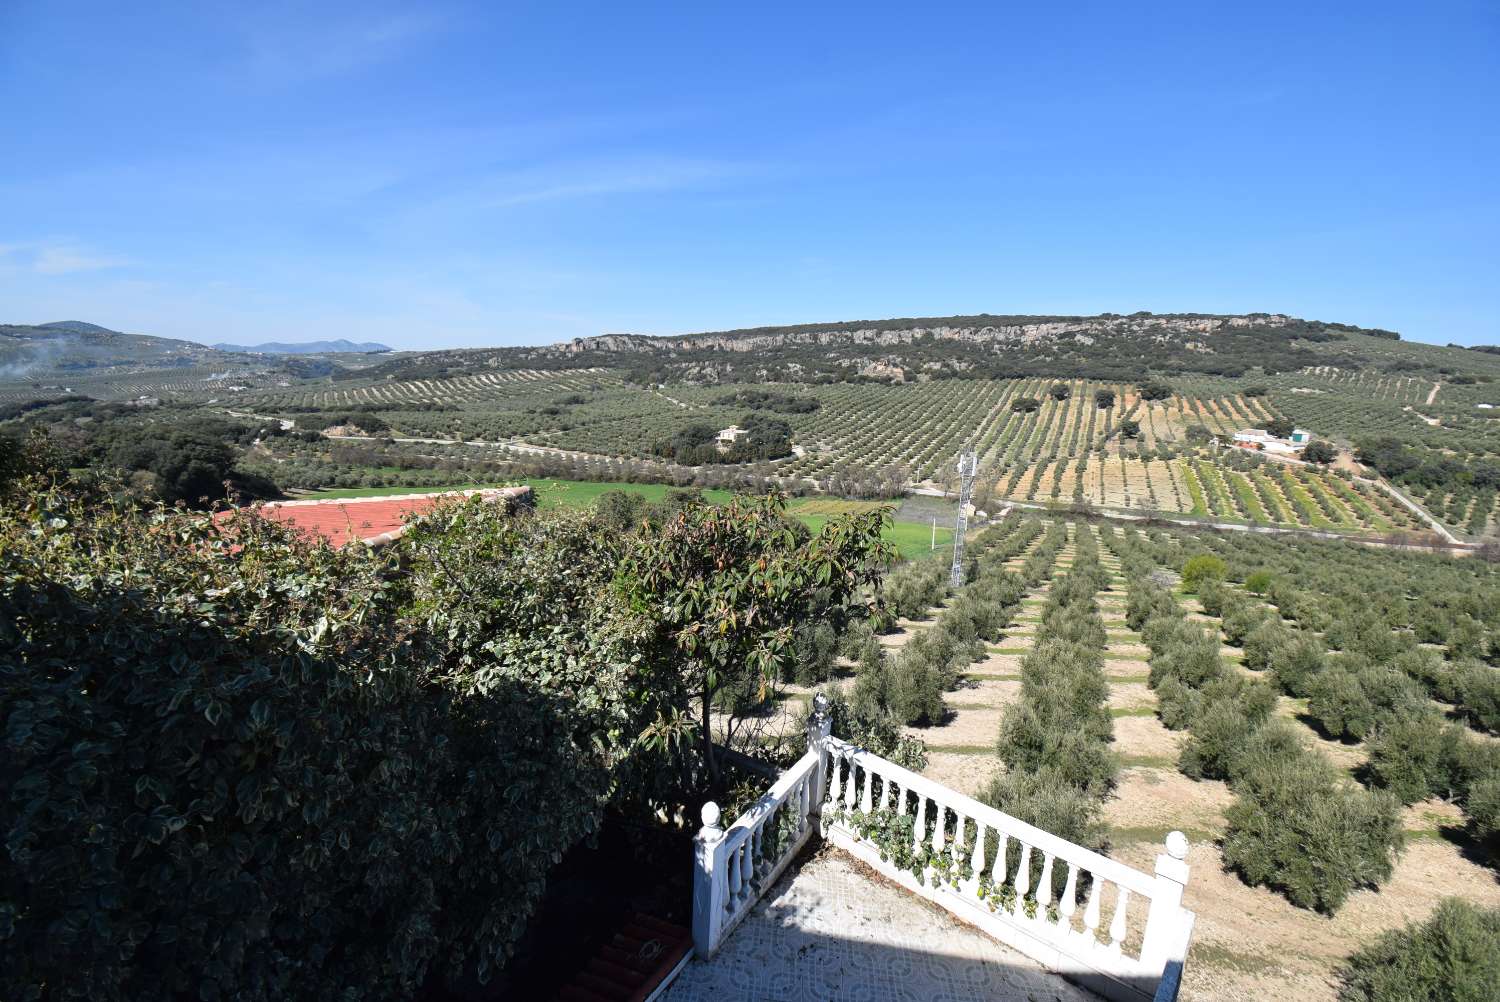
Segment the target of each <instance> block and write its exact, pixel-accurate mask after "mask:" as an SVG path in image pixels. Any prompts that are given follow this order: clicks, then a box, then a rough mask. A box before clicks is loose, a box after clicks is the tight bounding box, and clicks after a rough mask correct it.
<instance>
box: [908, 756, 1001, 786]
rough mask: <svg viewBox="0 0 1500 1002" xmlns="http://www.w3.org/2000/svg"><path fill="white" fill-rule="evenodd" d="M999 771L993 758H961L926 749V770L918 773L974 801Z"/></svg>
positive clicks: (997, 759)
mask: <svg viewBox="0 0 1500 1002" xmlns="http://www.w3.org/2000/svg"><path fill="white" fill-rule="evenodd" d="M1000 771H1001V765H1000V759H999V758H997V757H996V756H995V755H993V754H988V755H976V754H964V753H958V752H945V751H943V750H942V749H940V748H930V749H928V752H927V768H925V769H923V770H922V775H924V776H926V777H927V778H928V779H931V780H933V781H934V782H937V783H942V784H943V785H944V786H946V787H948V788H950V789H953V790H957V791H958V792H960V793H963V794H967V795H968V796H970V797H978V796H979V795H980V794H981V793H983V792H984V790H985V788H986V787H988V786H989V785H990V779H991V777H993V776H995V775H996V774H997V773H999V772H1000Z"/></svg>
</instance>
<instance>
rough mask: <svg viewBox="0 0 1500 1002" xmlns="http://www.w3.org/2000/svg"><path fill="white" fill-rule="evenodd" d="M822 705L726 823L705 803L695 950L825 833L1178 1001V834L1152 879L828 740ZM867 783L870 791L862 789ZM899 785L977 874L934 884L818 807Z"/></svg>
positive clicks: (1018, 942)
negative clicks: (1109, 892) (970, 829)
mask: <svg viewBox="0 0 1500 1002" xmlns="http://www.w3.org/2000/svg"><path fill="white" fill-rule="evenodd" d="M819 700H821V701H822V705H821V707H820V706H819ZM814 711H815V712H814V715H813V719H812V720H811V721H810V722H809V728H808V751H807V753H806V754H804V755H803V756H802V757H801V758H800V759H798V760H797V762H796V763H795V764H794V765H793V766H792V767H791V768H789V769H787V770H786V771H785V772H783V773H781V775H780V776H779V777H778V778H777V779H776V781H775V782H774V783H773V784H772V785H771V788H770V789H769V790H767V791H766V793H765V794H764V795H763V796H761V797H760V798H759V799H758V800H757V801H756V802H755V803H754V804H752V805H750V807H748V808H746V810H745V811H744V813H742V814H741V815H740V816H739V817H738V818H736V819H735V820H734V822H733V823H732V824H730V825H729V827H728V829H727V830H726V829H724V828H720V827H719V808H718V806H717V805H716V804H714V803H712V802H709V803H707V804H705V805H704V807H703V828H702V830H701V831H700V832H699V833H698V836H697V838H696V839H694V859H695V869H694V877H693V942H694V946H695V948H696V950H697V953H698V956H699V957H701V958H709V957H712V956H713V955H714V953H715V952H716V951H717V950H718V948H719V946H720V945H721V944H722V943H723V941H724V939H725V937H727V936H728V935H729V934H730V932H732V931H733V930H734V928H735V926H736V925H737V924H738V923H739V922H740V921H741V920H743V919H744V917H745V916H746V915H748V914H749V913H750V911H751V909H752V907H753V906H754V904H755V902H756V900H758V899H759V897H760V895H761V894H763V893H765V891H766V890H767V889H768V888H770V886H771V885H772V884H773V883H774V882H775V881H776V879H777V878H778V877H779V876H780V875H781V873H782V872H783V871H784V870H785V869H786V867H787V866H788V865H790V863H791V861H792V860H793V859H794V858H795V857H796V855H797V853H798V851H799V850H800V849H801V848H802V846H804V845H805V844H806V843H807V841H808V839H809V838H811V837H813V836H814V835H815V834H817V833H818V832H819V831H820V830H821V831H822V832H823V834H824V837H825V838H827V839H828V840H829V841H830V842H831V844H833V845H835V846H838V847H839V848H841V849H843V850H844V851H846V852H849V853H851V854H853V855H854V856H855V857H856V858H857V859H861V860H863V861H864V862H865V863H867V864H868V865H870V866H872V867H874V868H875V869H876V870H877V871H880V872H882V873H883V874H884V875H885V876H886V877H888V878H889V879H892V880H894V881H896V882H897V883H898V884H901V885H902V886H903V887H905V888H906V889H907V890H909V891H911V892H912V893H915V894H918V895H920V896H922V897H925V898H927V899H928V900H929V901H932V902H933V903H934V904H937V905H939V906H941V907H943V908H945V909H947V910H949V911H951V912H953V913H954V914H955V915H958V916H959V917H960V918H962V919H964V920H965V921H967V922H970V923H972V924H974V925H977V926H978V927H979V928H981V929H982V930H984V931H985V932H986V933H988V934H989V935H990V936H992V937H994V938H995V939H997V940H999V941H1000V942H1003V943H1007V944H1009V945H1011V946H1014V947H1016V948H1017V949H1019V950H1021V951H1022V952H1023V953H1027V954H1028V955H1030V956H1032V957H1035V958H1036V959H1038V960H1041V961H1042V962H1043V963H1044V964H1046V965H1047V966H1048V967H1050V968H1051V969H1053V970H1056V971H1059V972H1060V973H1063V974H1065V975H1066V976H1068V977H1069V978H1071V979H1073V980H1075V981H1078V982H1079V983H1081V984H1084V985H1086V986H1087V987H1090V988H1092V989H1094V990H1096V991H1098V992H1100V993H1101V994H1104V995H1106V996H1108V997H1110V998H1114V999H1124V1000H1130V1002H1143V1000H1155V1002H1170V1000H1173V999H1175V998H1176V995H1177V987H1178V985H1179V984H1180V981H1181V975H1182V966H1183V963H1184V961H1185V959H1186V956H1187V948H1188V941H1189V939H1190V937H1191V935H1192V928H1193V921H1194V916H1193V913H1192V912H1191V911H1189V910H1188V909H1186V908H1184V907H1183V906H1182V895H1183V889H1184V887H1185V885H1186V884H1187V879H1188V866H1187V863H1186V858H1187V850H1188V845H1187V839H1186V838H1184V837H1183V835H1182V833H1181V832H1172V833H1171V834H1170V835H1168V837H1167V840H1166V849H1167V852H1166V853H1165V854H1163V855H1158V856H1157V858H1156V872H1155V874H1154V875H1152V874H1149V873H1145V872H1142V871H1141V870H1137V869H1135V868H1134V867H1131V866H1127V865H1126V864H1124V863H1122V862H1120V861H1118V860H1114V859H1110V858H1109V857H1108V856H1104V855H1101V854H1100V853H1097V852H1095V851H1093V850H1092V849H1088V848H1085V847H1083V846H1081V845H1076V844H1074V843H1072V842H1069V841H1067V840H1066V839H1063V838H1059V837H1058V836H1056V835H1053V834H1051V833H1050V832H1047V831H1043V830H1042V829H1040V828H1038V827H1036V826H1035V825H1031V824H1028V823H1026V822H1025V821H1022V820H1021V819H1020V818H1016V817H1013V816H1011V815H1009V814H1006V813H1005V812H1004V811H1001V810H998V809H997V808H994V807H991V806H990V805H988V804H985V803H981V802H980V801H978V800H975V799H974V798H973V797H969V796H966V795H965V794H962V793H959V792H958V791H956V790H951V789H949V788H948V787H946V786H943V785H942V784H941V783H937V782H934V781H933V780H930V779H927V778H925V777H923V776H920V775H918V774H917V773H915V772H912V771H911V770H909V769H906V768H903V767H902V766H899V765H897V764H896V763H894V762H891V761H890V760H888V759H885V758H882V757H881V756H879V755H876V754H875V753H873V752H870V751H867V750H865V749H863V748H860V747H858V746H857V745H854V744H851V743H850V742H848V741H842V740H840V739H838V738H835V737H833V736H832V735H831V733H830V722H829V718H828V714H827V700H826V699H822V697H819V699H818V700H814ZM846 770H847V774H846ZM861 778H862V780H863V783H862V785H863V789H862V790H860V789H858V787H859V785H860V782H861ZM876 778H878V779H879V780H880V784H881V788H880V793H879V799H878V801H877V800H876V799H875V792H874V789H873V787H874V781H875V779H876ZM892 787H895V788H897V789H898V790H899V795H898V796H899V799H898V800H897V801H896V803H897V813H905V810H906V805H907V798H908V797H915V798H916V800H917V813H916V816H915V817H914V818H913V820H914V821H915V822H916V825H917V831H916V839H917V842H918V843H919V844H920V843H922V842H924V841H930V844H931V846H932V849H933V850H934V851H937V850H939V849H940V848H941V846H942V845H947V846H948V848H947V849H946V850H944V851H946V852H949V853H952V856H951V858H952V859H953V860H954V861H955V862H958V861H959V855H958V853H959V849H960V846H962V847H963V850H964V852H966V853H969V854H970V859H971V860H972V866H973V868H974V870H975V872H974V873H973V875H972V876H970V875H969V874H968V873H967V871H965V876H964V877H963V878H962V880H961V881H954V880H953V879H952V878H951V877H950V879H949V880H948V881H946V882H945V881H943V880H937V881H928V880H927V879H926V876H925V875H914V873H909V872H905V871H903V870H901V869H900V868H899V867H896V866H894V865H892V864H891V863H890V861H889V860H888V859H887V857H886V855H885V853H884V852H883V851H882V850H880V849H878V848H877V847H874V846H872V845H870V844H869V843H867V842H865V841H863V840H862V836H861V835H860V833H859V831H858V830H857V826H851V825H848V824H844V823H842V819H841V818H838V817H830V816H827V815H825V814H824V810H825V808H827V809H829V810H830V811H842V810H851V809H855V808H858V809H860V810H863V811H866V812H870V811H873V810H875V809H876V808H877V807H878V808H879V809H882V810H887V809H889V802H890V801H889V798H890V794H891V790H892ZM929 802H931V803H932V804H933V805H934V806H935V807H936V808H937V809H938V813H937V816H936V818H934V819H933V820H932V821H931V822H928V821H927V820H926V819H927V817H928V814H927V805H928V803H929ZM787 811H790V812H792V813H791V815H790V817H791V819H792V824H791V825H790V830H789V835H790V838H785V839H783V838H781V837H779V836H778V832H777V826H778V825H780V824H782V823H784V818H785V817H786V814H785V812H787ZM947 811H951V812H953V814H955V815H956V816H957V821H956V830H955V831H953V832H952V833H951V838H950V835H949V833H947V832H946V831H945V828H946V815H945V812H947ZM966 822H973V824H974V826H975V840H974V843H973V845H972V847H971V846H970V845H969V844H968V843H966V842H965V841H964V835H965V827H966ZM987 832H993V833H994V835H995V836H996V838H998V843H997V842H995V840H993V839H988V838H987V834H986V833H987ZM1010 839H1014V840H1015V844H1016V845H1017V846H1018V847H1019V853H1020V855H1019V865H1015V866H1013V867H1012V868H1011V869H1010V873H1011V874H1013V877H1012V882H1011V885H1010V886H1009V891H1010V893H1011V894H1012V899H1011V900H1010V901H1008V902H1006V903H1005V904H1004V905H1003V906H1002V907H999V908H997V907H996V905H997V903H999V901H1000V899H999V898H997V897H996V896H995V891H994V890H993V886H994V885H986V884H984V883H983V882H982V881H983V880H988V879H989V876H986V875H983V874H982V872H981V871H982V869H983V864H984V861H985V856H986V853H987V850H988V845H994V846H996V855H995V857H994V860H995V862H994V865H993V867H992V869H991V874H990V876H993V877H995V878H996V879H997V881H998V884H999V885H1004V884H1005V881H1006V845H1007V843H1008V841H1009V840H1010ZM987 842H988V845H987ZM1033 853H1037V854H1039V855H1038V856H1033V855H1032V854H1033ZM1033 859H1040V861H1041V862H1040V867H1041V876H1040V879H1039V880H1036V881H1033V879H1032V875H1031V869H1030V866H1031V863H1030V862H1029V861H1031V860H1033ZM1054 860H1060V861H1061V863H1062V864H1063V865H1065V866H1066V867H1067V868H1068V869H1067V879H1066V881H1065V884H1066V886H1065V887H1064V888H1063V890H1062V893H1061V896H1060V897H1056V907H1055V908H1051V907H1049V906H1051V905H1052V904H1053V901H1054V897H1055V895H1054V893H1053V891H1052V884H1051V881H1052V879H1053V876H1052V875H1053V874H1054V873H1057V875H1058V878H1059V879H1061V873H1060V872H1058V871H1055V870H1054ZM1080 874H1081V875H1082V876H1080ZM1085 879H1086V880H1087V881H1088V886H1089V891H1088V895H1087V902H1080V901H1079V900H1078V899H1077V898H1076V896H1075V895H1076V890H1075V889H1077V890H1081V889H1082V881H1083V880H1085ZM950 884H951V886H950ZM1107 884H1112V885H1114V886H1115V888H1116V890H1115V892H1114V896H1115V905H1114V914H1113V919H1112V920H1111V921H1110V922H1109V923H1108V925H1107V927H1104V929H1103V931H1106V932H1107V933H1108V936H1109V940H1108V942H1104V941H1101V940H1099V939H1097V938H1096V930H1098V929H1100V925H1099V922H1100V919H1101V917H1102V916H1101V908H1102V906H1103V894H1102V893H1101V891H1100V888H1101V887H1103V886H1105V885H1107ZM1132 896H1134V897H1135V898H1136V900H1139V901H1144V902H1146V903H1147V906H1148V907H1147V911H1146V915H1145V927H1144V930H1143V931H1142V933H1141V938H1140V940H1139V955H1138V956H1131V955H1130V954H1128V953H1126V952H1124V951H1123V950H1122V947H1123V946H1124V942H1125V940H1126V938H1127V929H1128V927H1127V911H1128V909H1129V902H1130V900H1131V898H1132ZM1077 904H1085V908H1084V911H1083V914H1082V916H1081V920H1082V927H1081V928H1075V926H1074V924H1073V923H1074V915H1075V914H1076V912H1075V907H1076V905H1077ZM1054 912H1055V914H1054ZM1133 914H1136V915H1139V912H1138V911H1137V912H1135V913H1133Z"/></svg>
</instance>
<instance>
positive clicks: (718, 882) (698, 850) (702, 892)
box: [693, 800, 728, 960]
mask: <svg viewBox="0 0 1500 1002" xmlns="http://www.w3.org/2000/svg"><path fill="white" fill-rule="evenodd" d="M702 818H703V827H702V828H701V829H699V831H698V834H697V836H696V837H695V838H694V839H693V951H694V953H696V954H697V955H698V956H699V957H702V958H703V959H705V960H707V959H708V958H709V957H712V956H713V955H714V953H715V952H716V951H717V950H718V948H719V930H720V929H722V928H723V922H724V902H725V899H726V898H727V897H728V893H727V890H728V888H727V886H726V883H725V877H726V876H727V873H726V870H727V866H726V864H725V860H724V856H723V853H722V852H721V848H722V844H723V841H724V829H722V828H720V827H719V805H718V804H716V803H714V802H713V801H711V800H710V801H709V802H708V803H706V804H704V805H703V812H702Z"/></svg>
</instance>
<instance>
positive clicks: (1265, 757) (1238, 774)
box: [1228, 720, 1316, 786]
mask: <svg viewBox="0 0 1500 1002" xmlns="http://www.w3.org/2000/svg"><path fill="white" fill-rule="evenodd" d="M1310 755H1311V753H1310V752H1309V751H1308V749H1307V745H1306V744H1305V742H1304V741H1303V739H1302V735H1301V734H1300V733H1298V731H1297V729H1296V728H1295V727H1293V726H1292V724H1290V723H1289V722H1287V721H1285V720H1267V721H1265V722H1264V723H1263V724H1262V725H1261V726H1260V727H1257V728H1256V729H1255V730H1254V731H1253V732H1251V734H1250V737H1249V738H1248V739H1247V740H1246V741H1245V746H1244V748H1242V749H1241V750H1240V752H1239V754H1238V755H1232V756H1230V757H1229V760H1228V767H1229V777H1228V778H1229V784H1230V785H1231V786H1238V785H1239V784H1240V783H1241V782H1242V781H1243V780H1244V779H1245V777H1246V776H1248V775H1250V774H1252V773H1254V772H1255V771H1256V770H1258V769H1261V768H1263V767H1265V766H1267V765H1270V764H1272V763H1276V762H1287V761H1301V760H1304V759H1307V758H1309V757H1310ZM1314 761H1316V759H1314Z"/></svg>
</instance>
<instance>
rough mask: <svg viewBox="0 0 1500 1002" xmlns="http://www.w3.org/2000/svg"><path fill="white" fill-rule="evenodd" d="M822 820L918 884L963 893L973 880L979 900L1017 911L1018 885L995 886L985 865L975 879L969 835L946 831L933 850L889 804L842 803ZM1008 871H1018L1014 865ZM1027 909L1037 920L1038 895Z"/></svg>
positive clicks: (1052, 915)
mask: <svg viewBox="0 0 1500 1002" xmlns="http://www.w3.org/2000/svg"><path fill="white" fill-rule="evenodd" d="M823 820H824V822H825V823H827V824H838V825H841V826H843V827H844V828H845V829H847V830H848V831H849V832H850V833H852V834H853V836H854V837H855V838H856V839H858V840H860V841H864V842H869V843H870V844H871V845H872V846H874V847H875V850H876V851H877V852H878V853H879V854H880V861H881V862H882V863H889V864H890V865H891V866H893V867H895V868H896V869H898V870H905V871H906V872H908V873H910V874H911V875H912V876H913V877H915V878H916V880H917V882H918V883H919V884H922V885H924V886H931V887H932V888H934V889H940V888H942V887H943V886H945V885H946V886H947V887H949V888H950V889H952V890H954V891H958V892H960V893H963V892H965V891H966V890H967V888H966V887H965V885H967V884H970V883H972V884H973V893H974V896H975V898H976V899H978V900H979V901H980V902H981V903H982V904H984V905H986V906H988V908H989V910H990V911H992V912H993V911H1005V912H1014V911H1015V906H1016V889H1015V888H1014V887H1013V886H1011V885H1010V884H1001V885H999V886H996V884H995V880H994V876H993V874H992V873H990V871H989V869H988V868H987V867H983V868H981V869H982V872H981V873H980V874H979V879H978V881H977V882H975V881H974V863H973V855H974V843H973V842H972V841H970V840H968V839H964V840H962V841H960V840H958V839H956V838H955V837H954V835H953V834H952V833H951V832H945V833H944V835H943V845H942V847H941V848H938V849H934V848H933V847H932V839H931V837H930V836H929V835H928V834H927V833H925V832H924V833H923V834H922V836H921V837H920V838H918V836H917V830H916V817H915V816H913V815H911V814H898V813H897V812H895V811H893V810H891V809H889V808H874V809H872V810H869V811H862V810H860V809H859V808H848V807H844V806H842V805H840V806H837V807H833V808H827V807H825V808H824V811H823ZM1008 869H1009V870H1010V871H1011V872H1014V867H1009V868H1008ZM1023 907H1024V908H1025V911H1026V917H1027V918H1036V910H1037V903H1036V899H1035V897H1033V896H1032V895H1030V894H1028V895H1027V896H1026V898H1025V899H1024V905H1023ZM1057 914H1058V913H1057V909H1056V907H1055V906H1051V905H1049V906H1048V909H1047V915H1048V918H1049V919H1050V920H1052V921H1056V920H1057Z"/></svg>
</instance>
